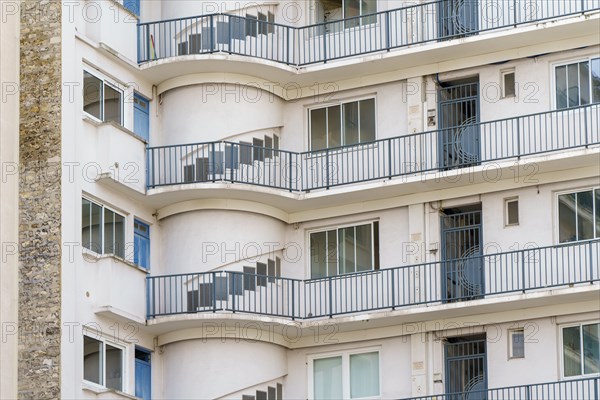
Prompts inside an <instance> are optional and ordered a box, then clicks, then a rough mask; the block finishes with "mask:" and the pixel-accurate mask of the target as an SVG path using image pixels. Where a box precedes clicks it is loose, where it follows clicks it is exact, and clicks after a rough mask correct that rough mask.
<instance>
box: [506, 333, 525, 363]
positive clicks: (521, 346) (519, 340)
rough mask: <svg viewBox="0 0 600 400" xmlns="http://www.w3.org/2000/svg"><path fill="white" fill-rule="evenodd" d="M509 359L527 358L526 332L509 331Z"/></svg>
mask: <svg viewBox="0 0 600 400" xmlns="http://www.w3.org/2000/svg"><path fill="white" fill-rule="evenodd" d="M508 358H525V331H524V330H523V329H514V330H510V331H508Z"/></svg>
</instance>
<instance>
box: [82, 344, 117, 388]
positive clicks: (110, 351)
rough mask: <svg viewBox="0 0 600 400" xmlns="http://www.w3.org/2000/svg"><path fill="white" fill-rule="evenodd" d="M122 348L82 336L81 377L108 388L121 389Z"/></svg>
mask: <svg viewBox="0 0 600 400" xmlns="http://www.w3.org/2000/svg"><path fill="white" fill-rule="evenodd" d="M123 365H124V363H123V349H122V348H121V347H119V346H117V345H112V344H109V343H108V342H105V341H103V340H99V339H95V338H92V337H90V336H87V335H84V336H83V379H85V380H86V381H88V382H92V383H95V384H97V385H100V386H103V387H106V388H108V389H115V390H120V391H122V390H123Z"/></svg>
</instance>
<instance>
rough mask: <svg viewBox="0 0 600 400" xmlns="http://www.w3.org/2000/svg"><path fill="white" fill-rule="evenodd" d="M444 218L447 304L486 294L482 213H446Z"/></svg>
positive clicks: (453, 211) (444, 272)
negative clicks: (482, 247)
mask: <svg viewBox="0 0 600 400" xmlns="http://www.w3.org/2000/svg"><path fill="white" fill-rule="evenodd" d="M445 213H446V215H444V216H442V221H441V226H442V257H443V260H444V262H443V263H442V266H443V276H444V277H445V279H444V280H443V285H444V293H445V296H446V298H445V299H446V300H447V301H458V300H469V299H473V298H476V297H480V296H482V295H483V294H484V274H483V272H484V270H483V257H482V254H483V253H482V251H481V244H482V242H483V239H482V229H481V210H474V211H463V210H446V211H445Z"/></svg>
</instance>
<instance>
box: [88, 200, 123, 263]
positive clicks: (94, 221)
mask: <svg viewBox="0 0 600 400" xmlns="http://www.w3.org/2000/svg"><path fill="white" fill-rule="evenodd" d="M81 244H82V246H83V247H85V248H86V249H88V250H91V251H93V252H95V253H98V254H114V255H116V256H118V257H121V258H124V257H125V217H124V216H122V215H120V214H117V213H116V212H114V211H112V210H110V209H108V208H106V207H104V206H102V205H99V204H96V203H94V202H93V201H90V200H87V199H86V198H82V199H81Z"/></svg>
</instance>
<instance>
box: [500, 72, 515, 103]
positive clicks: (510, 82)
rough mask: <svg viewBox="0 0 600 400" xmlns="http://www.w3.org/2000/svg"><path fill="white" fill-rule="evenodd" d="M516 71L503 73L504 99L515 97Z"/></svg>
mask: <svg viewBox="0 0 600 400" xmlns="http://www.w3.org/2000/svg"><path fill="white" fill-rule="evenodd" d="M515 91H516V89H515V71H514V70H510V71H503V72H502V97H515Z"/></svg>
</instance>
